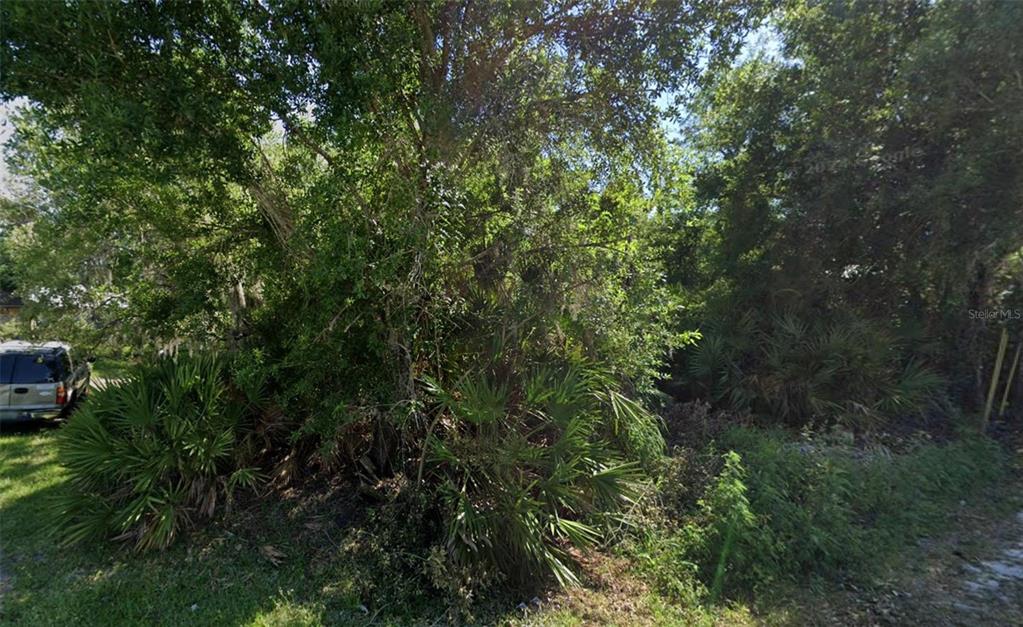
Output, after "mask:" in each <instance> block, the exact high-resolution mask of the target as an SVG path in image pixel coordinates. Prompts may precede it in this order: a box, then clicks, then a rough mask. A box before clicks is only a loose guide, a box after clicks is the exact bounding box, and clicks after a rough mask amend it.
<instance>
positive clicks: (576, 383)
mask: <svg viewBox="0 0 1023 627" xmlns="http://www.w3.org/2000/svg"><path fill="white" fill-rule="evenodd" d="M429 390H430V391H431V393H432V396H433V398H434V399H435V401H436V404H435V407H434V411H435V412H436V416H435V418H434V423H433V427H432V428H431V431H430V435H429V437H428V442H427V446H426V450H425V452H424V457H423V459H422V460H421V465H420V470H419V478H420V480H422V481H427V482H429V483H430V484H432V485H433V486H435V488H434V489H435V490H436V492H437V493H438V494H439V495H440V500H441V502H442V503H443V505H442V509H443V512H442V515H443V517H444V520H445V525H446V527H445V533H444V537H443V546H442V548H441V550H442V551H443V552H444V553H445V554H446V557H447V562H448V563H449V564H451V565H453V566H454V567H455V568H456V569H459V571H460V572H461V573H462V576H465V577H469V578H473V579H476V580H477V581H487V580H493V579H498V578H507V579H509V580H511V581H513V582H515V583H522V582H523V581H526V580H528V578H530V577H536V576H537V575H542V574H547V575H553V577H554V578H555V579H556V580H557V581H558V582H559V583H561V584H570V583H574V582H576V575H575V573H574V572H573V571H572V568H571V566H570V564H571V561H572V560H571V558H570V556H569V550H570V549H571V548H572V547H576V548H584V547H588V546H592V545H594V544H595V543H598V542H599V541H601V539H602V538H603V537H604V531H605V529H606V528H607V524H608V523H610V522H616V523H618V524H621V522H622V521H623V520H624V519H623V517H622V516H621V512H622V509H623V507H625V506H627V505H628V504H629V503H631V502H633V500H634V499H635V498H636V497H637V496H638V495H639V493H640V491H641V488H642V486H643V485H644V481H645V477H646V473H645V471H644V467H643V465H644V463H646V464H653V463H656V461H657V459H658V458H659V457H660V456H661V455H662V451H663V447H664V441H663V439H662V438H661V435H660V431H659V429H658V427H657V425H656V422H655V418H654V417H653V416H651V415H650V414H648V413H647V412H646V411H645V410H644V409H642V407H641V406H640V405H639V404H637V403H635V402H634V401H631V400H629V399H627V398H625V397H623V396H622V395H621V394H620V393H619V392H618V391H617V390H616V389H615V388H614V386H613V385H611V384H610V381H609V380H608V379H607V378H606V377H604V376H601V375H600V374H599V373H595V372H592V371H589V370H587V369H585V368H580V367H564V368H542V367H541V368H536V369H533V370H532V371H531V372H529V373H528V374H526V375H523V376H521V377H514V378H512V379H511V380H500V379H496V378H494V377H491V376H487V375H485V374H482V373H470V374H466V375H464V376H463V377H461V378H460V379H459V380H457V381H456V382H454V383H452V384H451V385H450V386H447V387H445V386H441V385H440V384H438V383H436V382H434V381H430V382H429ZM629 460H633V461H629ZM640 460H642V461H640Z"/></svg>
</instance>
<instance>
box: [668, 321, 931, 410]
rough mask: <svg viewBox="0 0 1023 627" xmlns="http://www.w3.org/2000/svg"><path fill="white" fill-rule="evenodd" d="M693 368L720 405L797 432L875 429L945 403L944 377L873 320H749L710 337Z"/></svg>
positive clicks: (701, 346)
mask: <svg viewBox="0 0 1023 627" xmlns="http://www.w3.org/2000/svg"><path fill="white" fill-rule="evenodd" d="M687 364H688V369H687V374H688V376H689V377H690V379H691V381H692V382H693V383H695V385H696V386H697V387H698V388H699V389H701V390H704V391H706V392H707V393H709V395H710V396H711V397H712V398H714V399H715V400H716V401H718V402H719V403H723V404H729V405H731V406H733V407H737V408H740V409H744V410H752V411H754V412H756V413H758V414H761V415H769V416H771V418H772V420H775V421H778V422H781V423H783V424H788V425H794V426H802V425H805V424H814V425H829V424H835V423H838V424H842V425H844V426H847V427H853V428H859V429H869V428H873V427H877V426H879V425H881V424H883V423H884V422H885V421H887V420H889V419H891V418H894V417H897V416H903V415H913V414H921V413H924V412H926V411H927V410H928V409H929V408H933V407H940V406H942V404H943V403H945V395H944V390H945V381H944V380H943V379H942V377H941V376H939V375H938V374H937V373H936V372H935V371H933V370H932V369H930V368H928V367H927V366H926V365H924V364H923V363H921V362H920V361H918V360H915V359H912V358H910V359H907V358H906V356H905V351H904V350H903V347H902V346H901V345H900V343H899V342H898V340H897V338H896V337H895V335H894V334H893V333H892V332H890V331H889V330H888V329H887V328H886V327H885V326H884V325H883V324H881V323H878V322H875V321H871V320H867V319H858V318H850V319H844V320H838V321H834V320H828V321H823V322H816V323H811V322H808V321H807V320H806V319H805V318H803V317H800V316H798V315H796V314H792V313H789V314H785V315H779V316H772V317H769V318H768V319H766V320H763V321H758V320H756V318H754V317H753V316H745V317H744V318H743V319H742V320H741V321H740V322H739V323H738V324H736V325H733V327H732V328H730V329H725V328H720V329H710V330H708V331H707V332H706V333H705V334H704V338H703V339H702V340H701V342H700V344H699V345H698V346H697V347H695V348H694V350H692V351H691V353H690V355H689V359H688V362H687Z"/></svg>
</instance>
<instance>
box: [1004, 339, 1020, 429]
mask: <svg viewBox="0 0 1023 627" xmlns="http://www.w3.org/2000/svg"><path fill="white" fill-rule="evenodd" d="M1020 351H1023V342H1020V343H1019V344H1018V345H1017V346H1016V356H1015V357H1013V358H1012V367H1010V368H1009V377H1008V378H1007V379H1006V380H1005V391H1004V392H1002V404H1001V405H999V406H998V415H999V416H1004V415H1005V407H1006V406H1007V405H1008V404H1009V390H1011V389H1012V384H1013V382H1014V381H1015V380H1016V367H1017V366H1019V354H1020Z"/></svg>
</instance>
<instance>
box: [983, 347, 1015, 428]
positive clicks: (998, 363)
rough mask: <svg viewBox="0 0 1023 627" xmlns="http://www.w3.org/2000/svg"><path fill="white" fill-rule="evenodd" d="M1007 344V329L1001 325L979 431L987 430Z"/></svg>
mask: <svg viewBox="0 0 1023 627" xmlns="http://www.w3.org/2000/svg"><path fill="white" fill-rule="evenodd" d="M1008 344H1009V330H1008V329H1006V328H1005V327H1002V339H1001V341H999V342H998V356H997V357H995V369H994V370H993V371H992V372H991V386H990V387H988V389H987V402H986V403H984V419H983V420H982V421H981V423H980V431H981V433H984V432H985V431H987V423H988V419H989V418H991V407H992V406H993V405H994V404H995V389H997V388H998V377H999V375H1000V374H1001V373H1002V361H1003V360H1004V359H1005V347H1006V346H1007V345H1008Z"/></svg>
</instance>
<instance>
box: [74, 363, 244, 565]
mask: <svg viewBox="0 0 1023 627" xmlns="http://www.w3.org/2000/svg"><path fill="white" fill-rule="evenodd" d="M253 413H254V412H253V407H251V406H250V404H249V401H248V399H247V398H246V397H245V396H244V395H243V394H242V393H241V392H240V391H239V390H238V389H237V388H234V387H232V386H231V385H229V383H228V381H227V378H226V370H225V367H224V364H223V363H222V362H221V361H220V360H218V359H217V358H215V357H212V356H208V355H193V354H179V355H176V356H173V357H161V358H159V359H157V360H156V361H155V362H154V363H153V364H151V365H146V366H142V367H141V368H139V369H138V370H137V371H135V372H133V373H132V374H130V375H129V376H128V377H127V378H126V379H125V380H124V381H123V382H122V383H120V384H118V385H110V386H107V387H106V388H104V389H102V390H98V391H94V392H93V393H92V394H91V395H90V397H89V399H88V400H87V401H86V402H85V403H84V406H83V407H82V408H81V409H80V410H79V411H77V412H75V413H74V415H73V416H72V417H71V419H70V420H69V422H68V424H67V426H66V427H65V428H64V429H63V430H62V431H61V433H60V439H59V442H58V445H59V447H60V458H61V461H62V463H63V464H64V465H65V466H66V468H67V471H68V477H69V482H70V485H71V489H70V490H69V491H68V492H66V493H65V494H64V495H63V496H62V498H61V499H60V500H59V502H58V505H57V507H58V521H57V522H58V523H59V524H60V525H61V533H62V535H63V538H64V539H65V540H66V541H67V542H78V541H81V540H84V539H87V538H94V537H100V538H107V537H116V538H118V539H122V540H130V541H133V542H134V543H135V545H136V546H137V547H138V548H141V549H145V548H162V547H166V546H167V545H169V544H170V543H171V542H172V541H173V540H174V538H175V537H176V536H177V535H178V533H179V532H180V531H181V530H182V529H183V528H185V527H187V526H189V525H190V524H191V523H192V522H193V521H195V520H198V519H202V518H210V517H211V516H213V515H214V514H215V513H216V512H217V511H219V510H221V509H223V507H224V506H225V505H227V504H228V503H229V502H230V499H231V495H232V494H233V492H234V491H235V489H236V488H239V487H248V488H252V487H254V486H255V485H256V483H257V482H258V481H259V474H258V469H257V468H255V467H251V466H246V465H245V464H246V463H248V462H249V461H251V460H252V459H253V458H254V455H253V451H252V450H251V448H252V447H251V442H249V441H247V440H248V438H249V435H250V434H251V433H252V427H253V421H252V420H251V419H252V415H253Z"/></svg>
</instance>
